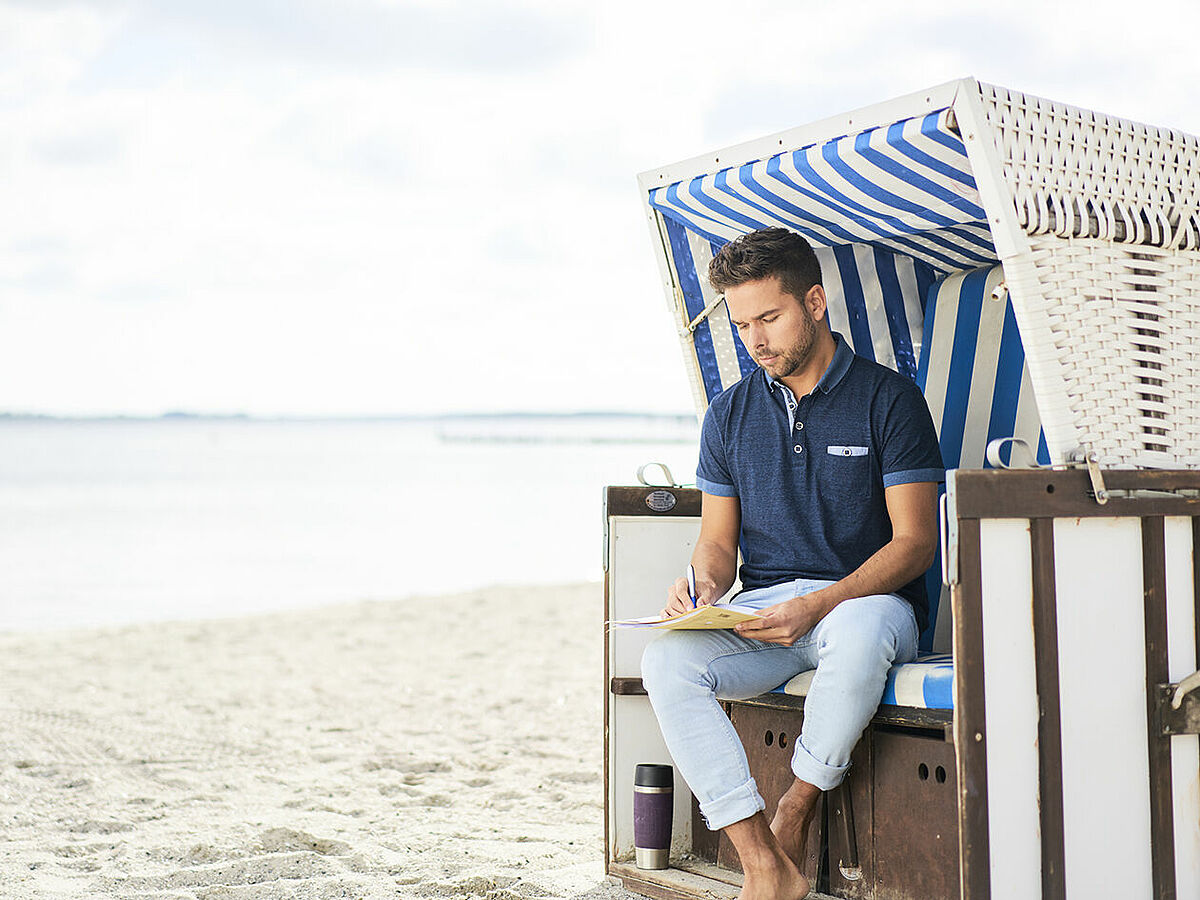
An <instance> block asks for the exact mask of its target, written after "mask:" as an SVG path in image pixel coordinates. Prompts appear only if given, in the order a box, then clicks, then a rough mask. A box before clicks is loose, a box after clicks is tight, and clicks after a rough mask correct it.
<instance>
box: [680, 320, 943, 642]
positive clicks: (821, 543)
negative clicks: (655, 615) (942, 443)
mask: <svg viewBox="0 0 1200 900" xmlns="http://www.w3.org/2000/svg"><path fill="white" fill-rule="evenodd" d="M834 340H835V342H836V349H835V350H834V354H833V360H832V361H831V362H830V364H829V368H828V369H826V370H825V374H824V375H823V376H822V377H821V380H820V381H819V382H818V383H817V386H816V387H815V388H814V389H813V390H812V392H811V393H809V394H806V395H805V396H803V397H799V398H797V397H794V396H793V395H792V392H791V391H790V390H789V389H788V388H787V386H786V385H784V384H783V383H782V382H778V381H775V380H774V379H772V378H771V377H770V376H768V375H767V373H766V372H765V371H764V370H763V369H761V368H760V369H757V370H755V371H754V372H752V373H750V374H749V375H746V376H745V377H744V378H742V380H741V381H739V382H738V383H737V384H735V385H733V386H732V387H730V388H729V389H727V390H725V391H723V392H722V393H720V394H719V395H717V397H715V398H714V399H713V401H712V404H711V405H710V406H709V408H708V413H707V414H706V415H705V417H704V428H703V431H702V432H701V439H700V462H699V465H698V467H697V469H696V484H697V486H698V487H699V488H700V489H701V490H703V491H705V492H706V493H709V494H716V495H717V496H720V497H737V498H738V499H739V500H740V502H741V510H742V530H741V536H740V538H739V544H740V547H741V551H742V568H741V573H740V576H741V580H742V586H743V588H745V589H747V590H749V589H752V588H760V587H768V586H770V585H775V584H781V583H783V582H785V581H793V580H795V579H797V578H824V579H831V580H834V581H836V580H838V579H841V578H844V577H845V576H847V575H849V574H850V573H851V572H853V571H854V570H855V569H857V568H858V567H859V566H860V565H862V564H863V562H864V561H866V560H867V559H868V558H869V557H870V556H871V555H872V554H874V553H875V552H876V551H877V550H878V549H879V548H880V547H882V546H883V545H884V544H886V543H887V542H888V541H890V540H891V538H892V523H891V519H889V518H888V513H887V506H886V505H885V502H884V495H883V491H884V488H886V487H891V486H892V485H896V484H907V483H910V482H916V481H935V482H938V481H942V480H943V478H944V477H945V469H944V468H943V466H942V455H941V451H940V450H939V448H938V440H937V433H936V432H935V431H934V427H933V419H932V417H931V416H930V415H929V407H928V406H927V405H926V403H925V398H924V396H923V395H922V394H921V390H920V388H918V387H917V385H916V384H915V383H914V382H913V381H911V380H910V379H908V378H905V377H904V376H903V375H900V374H898V373H896V372H893V371H892V370H891V369H889V368H887V367H885V366H881V365H879V364H877V363H874V362H871V361H870V360H867V359H863V358H862V357H860V356H856V355H855V354H854V351H853V350H851V349H850V346H849V345H848V344H847V343H846V341H845V339H844V338H842V336H841V335H839V334H837V333H836V332H835V333H834ZM896 593H897V594H899V595H900V596H901V597H903V598H904V599H906V600H907V601H908V602H910V603H911V604H912V605H913V608H914V610H915V611H916V614H917V624H918V625H919V626H920V629H921V630H922V631H923V630H924V629H925V626H926V624H927V619H928V611H929V603H928V599H927V598H926V596H925V582H924V575H923V574H922V575H921V576H919V577H917V578H915V579H913V580H912V581H911V582H909V583H908V584H906V585H904V587H902V588H900V589H899V590H898V591H896Z"/></svg>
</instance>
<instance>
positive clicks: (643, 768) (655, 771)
mask: <svg viewBox="0 0 1200 900" xmlns="http://www.w3.org/2000/svg"><path fill="white" fill-rule="evenodd" d="M674 791H675V770H674V769H672V768H671V767H670V766H659V765H650V764H641V765H639V766H638V767H637V769H636V770H635V771H634V775H633V850H634V855H635V857H636V862H637V867H638V868H639V869H665V868H667V864H668V863H667V860H668V858H669V857H670V855H671V816H672V813H673V812H674V810H675V796H674Z"/></svg>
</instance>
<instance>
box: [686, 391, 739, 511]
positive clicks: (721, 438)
mask: <svg viewBox="0 0 1200 900" xmlns="http://www.w3.org/2000/svg"><path fill="white" fill-rule="evenodd" d="M696 487H698V488H700V490H702V491H704V493H706V494H713V495H715V496H717V497H736V496H737V495H738V492H737V488H736V487H734V484H733V476H731V475H730V474H729V463H728V461H727V460H726V458H725V435H724V434H723V433H722V429H721V422H720V416H719V414H718V413H717V412H716V411H715V410H714V409H713V407H712V406H709V407H708V412H706V413H705V414H704V426H703V427H702V428H701V430H700V461H699V463H698V464H697V466H696Z"/></svg>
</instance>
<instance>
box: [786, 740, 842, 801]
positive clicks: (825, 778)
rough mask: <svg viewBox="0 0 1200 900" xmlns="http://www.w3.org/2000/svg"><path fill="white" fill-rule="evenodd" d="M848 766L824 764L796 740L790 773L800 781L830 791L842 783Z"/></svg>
mask: <svg viewBox="0 0 1200 900" xmlns="http://www.w3.org/2000/svg"><path fill="white" fill-rule="evenodd" d="M849 768H850V766H848V765H845V766H842V767H841V768H838V767H837V766H829V765H826V764H825V763H823V762H821V761H820V760H818V759H817V758H816V757H814V756H813V755H812V754H811V753H809V752H808V750H807V749H805V747H804V745H803V744H802V743H800V741H796V748H795V750H794V751H793V752H792V773H793V774H794V775H795V776H796V777H797V778H799V779H800V780H801V781H807V782H808V783H809V784H811V785H812V786H813V787H817V788H820V789H821V790H823V791H831V790H833V789H834V788H835V787H837V786H838V785H839V784H841V783H842V779H843V778H845V777H846V772H847V770H848V769H849Z"/></svg>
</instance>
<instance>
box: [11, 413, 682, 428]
mask: <svg viewBox="0 0 1200 900" xmlns="http://www.w3.org/2000/svg"><path fill="white" fill-rule="evenodd" d="M613 420H622V421H631V420H632V421H640V422H655V423H663V422H678V423H680V424H693V425H694V424H696V422H697V419H696V416H695V415H694V414H692V413H687V412H679V413H652V412H615V411H582V412H465V413H428V414H413V415H378V416H371V415H362V416H299V415H281V416H262V415H250V414H248V413H224V414H222V413H191V412H166V413H162V414H160V415H157V416H137V415H108V416H59V415H51V414H43V413H12V412H0V423H3V422H311V423H319V422H328V423H337V422H345V423H356V422H357V423H368V422H381V423H382V422H393V423H402V422H411V423H424V424H439V423H447V422H472V421H506V422H593V421H595V422H599V421H613Z"/></svg>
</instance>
